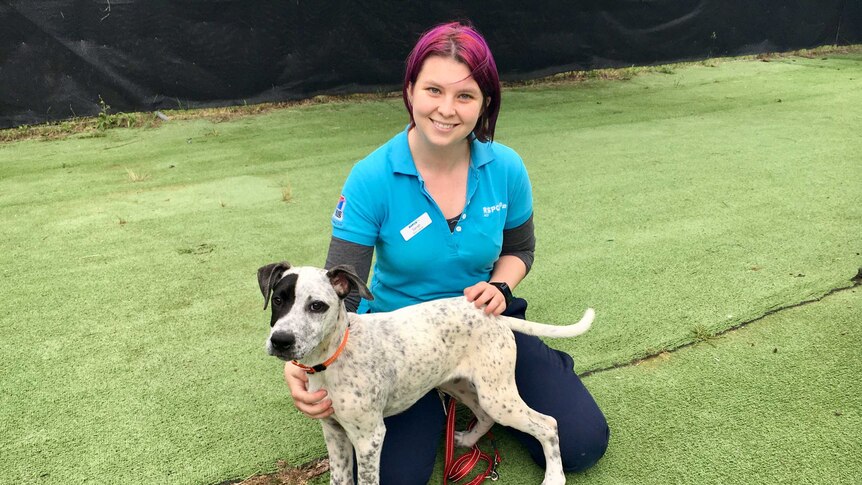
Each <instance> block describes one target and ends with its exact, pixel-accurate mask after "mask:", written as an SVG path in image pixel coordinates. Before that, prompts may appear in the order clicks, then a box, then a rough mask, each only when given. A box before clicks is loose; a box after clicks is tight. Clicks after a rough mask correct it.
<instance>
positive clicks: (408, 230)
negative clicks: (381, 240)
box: [401, 212, 431, 241]
mask: <svg viewBox="0 0 862 485" xmlns="http://www.w3.org/2000/svg"><path fill="white" fill-rule="evenodd" d="M429 225H431V216H429V215H428V213H427V212H426V213H424V214H422V215H421V216H419V217H417V218H416V219H415V220H414V221H413V222H411V223H410V224H407V225H406V226H404V229H401V237H403V238H404V240H405V241H409V240H411V239H413V236H415V235H417V234H419V233H420V232H422V229H425V228H426V227H428V226H429Z"/></svg>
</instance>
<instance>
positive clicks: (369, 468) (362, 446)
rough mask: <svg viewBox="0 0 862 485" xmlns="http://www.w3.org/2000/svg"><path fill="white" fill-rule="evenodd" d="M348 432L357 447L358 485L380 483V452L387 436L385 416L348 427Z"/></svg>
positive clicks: (377, 484)
mask: <svg viewBox="0 0 862 485" xmlns="http://www.w3.org/2000/svg"><path fill="white" fill-rule="evenodd" d="M347 434H348V436H350V441H351V442H352V443H353V446H354V447H355V449H356V464H357V473H358V477H357V478H358V480H357V482H356V483H357V484H358V485H379V484H380V452H381V450H382V449H383V438H384V436H386V426H385V425H384V424H383V416H380V419H379V421H376V422H367V421H366V422H365V423H363V425H362V426H357V427H355V428H353V429H350V428H348V429H347Z"/></svg>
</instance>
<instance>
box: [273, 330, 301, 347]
mask: <svg viewBox="0 0 862 485" xmlns="http://www.w3.org/2000/svg"><path fill="white" fill-rule="evenodd" d="M269 341H270V342H272V346H273V348H275V349H277V350H286V349H288V348H290V347H291V346H292V345H293V344H294V343H296V337H294V336H293V334H292V333H288V332H275V333H274V334H272V335H271V336H270V337H269Z"/></svg>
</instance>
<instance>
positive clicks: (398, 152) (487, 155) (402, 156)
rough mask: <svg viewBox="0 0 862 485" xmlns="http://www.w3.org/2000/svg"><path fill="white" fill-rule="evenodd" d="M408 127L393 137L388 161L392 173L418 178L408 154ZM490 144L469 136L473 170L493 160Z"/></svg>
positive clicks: (410, 156)
mask: <svg viewBox="0 0 862 485" xmlns="http://www.w3.org/2000/svg"><path fill="white" fill-rule="evenodd" d="M409 129H410V127H409V126H408V127H407V128H405V129H404V131H402V132H401V133H399V134H398V135H396V136H395V139H394V140H393V143H392V149H391V152H390V157H389V160H390V162H391V164H392V171H393V172H395V173H400V174H404V175H413V176H416V177H418V176H419V171H418V170H416V164H415V163H414V162H413V154H411V153H410V144H409V143H408V142H407V131H408V130H409ZM490 145H491V144H490V143H482V142H480V141H479V140H477V139H476V137H474V136H473V135H470V163H471V165H472V166H473V168H479V167H481V166H483V165H485V164H486V163H488V162H490V161H492V160H494V153H493V151H491V147H490Z"/></svg>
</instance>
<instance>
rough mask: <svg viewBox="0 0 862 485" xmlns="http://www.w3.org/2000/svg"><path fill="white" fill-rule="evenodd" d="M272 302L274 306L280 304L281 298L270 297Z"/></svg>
mask: <svg viewBox="0 0 862 485" xmlns="http://www.w3.org/2000/svg"><path fill="white" fill-rule="evenodd" d="M272 304H273V305H275V306H281V298H279V297H275V298H273V299H272Z"/></svg>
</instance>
